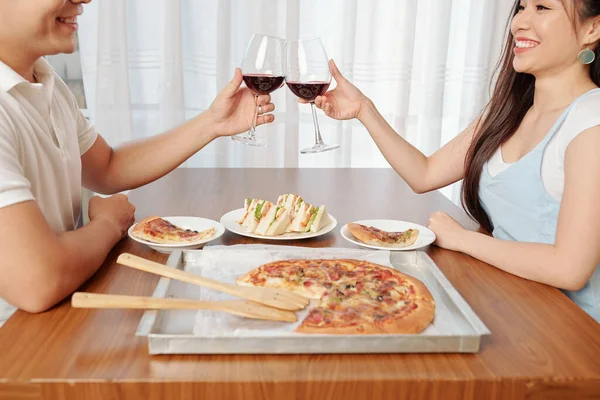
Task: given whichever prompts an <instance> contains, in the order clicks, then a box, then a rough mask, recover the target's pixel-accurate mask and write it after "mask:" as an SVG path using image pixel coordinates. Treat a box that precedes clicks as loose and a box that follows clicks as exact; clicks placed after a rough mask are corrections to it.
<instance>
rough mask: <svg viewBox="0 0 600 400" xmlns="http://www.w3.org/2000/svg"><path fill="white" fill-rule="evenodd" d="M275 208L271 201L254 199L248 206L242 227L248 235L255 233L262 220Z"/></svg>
mask: <svg viewBox="0 0 600 400" xmlns="http://www.w3.org/2000/svg"><path fill="white" fill-rule="evenodd" d="M273 206H275V205H274V204H273V203H271V202H270V201H265V200H258V199H254V200H252V202H251V203H250V205H249V206H248V211H247V212H246V217H245V218H244V221H243V222H242V227H243V228H244V230H245V231H246V232H248V233H252V232H254V230H255V229H256V227H257V226H258V223H259V222H260V220H261V219H262V218H263V217H264V216H265V215H266V214H267V213H268V212H269V210H270V209H271V207H273Z"/></svg>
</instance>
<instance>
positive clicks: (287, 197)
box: [277, 194, 303, 214]
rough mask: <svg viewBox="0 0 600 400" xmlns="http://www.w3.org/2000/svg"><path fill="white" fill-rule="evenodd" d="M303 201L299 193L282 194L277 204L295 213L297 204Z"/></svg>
mask: <svg viewBox="0 0 600 400" xmlns="http://www.w3.org/2000/svg"><path fill="white" fill-rule="evenodd" d="M302 201H303V200H302V197H300V196H298V195H297V194H282V195H281V196H279V198H278V199H277V205H278V206H279V207H283V208H285V209H286V210H289V211H290V213H292V214H293V213H294V210H295V209H296V206H297V205H298V204H299V203H302Z"/></svg>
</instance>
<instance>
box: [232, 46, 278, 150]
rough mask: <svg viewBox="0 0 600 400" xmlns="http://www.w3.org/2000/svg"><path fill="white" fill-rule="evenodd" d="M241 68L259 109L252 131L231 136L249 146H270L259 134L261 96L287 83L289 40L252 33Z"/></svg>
mask: <svg viewBox="0 0 600 400" xmlns="http://www.w3.org/2000/svg"><path fill="white" fill-rule="evenodd" d="M240 68H241V69H242V76H243V79H244V82H245V83H246V86H247V87H248V89H249V90H250V91H251V92H252V94H254V101H255V103H256V108H255V111H254V116H253V118H252V123H251V125H250V130H249V131H248V132H247V133H245V134H239V135H233V136H232V137H231V138H232V139H233V140H235V141H237V142H240V143H243V144H246V145H249V146H257V147H264V146H268V144H267V142H266V140H263V139H259V138H257V137H256V121H257V120H258V117H259V116H258V111H259V109H260V107H258V96H260V95H267V94H270V93H271V92H273V91H274V90H277V89H279V88H280V87H282V86H283V82H284V80H285V40H284V39H281V38H277V37H273V36H268V35H262V34H254V35H252V38H251V39H250V42H249V43H248V47H247V48H246V53H245V55H244V60H243V61H242V64H241V65H240Z"/></svg>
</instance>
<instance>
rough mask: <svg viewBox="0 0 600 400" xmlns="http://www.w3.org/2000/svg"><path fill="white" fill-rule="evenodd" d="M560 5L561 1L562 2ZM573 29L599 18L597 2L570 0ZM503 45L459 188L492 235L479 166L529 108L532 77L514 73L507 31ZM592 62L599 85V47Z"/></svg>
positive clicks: (466, 206)
mask: <svg viewBox="0 0 600 400" xmlns="http://www.w3.org/2000/svg"><path fill="white" fill-rule="evenodd" d="M520 3H521V2H520V1H519V0H517V1H516V2H515V5H514V6H513V10H512V13H511V18H510V20H509V25H510V21H512V18H514V16H515V15H516V14H517V13H518V11H519V6H520ZM563 3H564V0H563ZM573 4H574V6H575V7H574V8H573V9H574V10H576V11H577V14H578V18H577V17H575V16H574V15H573V22H574V26H576V25H577V20H579V21H585V20H587V19H588V18H591V17H594V16H597V15H600V0H573ZM507 30H508V37H507V39H506V43H505V44H504V49H503V56H502V58H501V59H500V62H499V63H498V64H497V65H496V68H495V71H494V75H495V74H496V73H498V71H499V73H498V78H497V80H496V84H495V87H494V90H493V94H492V97H491V99H490V101H489V103H488V104H487V106H486V107H485V109H484V110H483V112H482V114H481V115H482V116H481V119H480V120H479V122H478V123H477V124H476V126H475V131H476V132H477V133H476V135H475V137H474V138H473V141H472V143H471V146H470V148H469V151H468V152H467V157H466V159H465V178H464V181H463V187H462V196H461V202H462V205H463V207H464V209H465V210H466V211H467V213H468V214H469V215H470V216H471V218H473V219H474V220H476V221H477V222H479V224H480V225H481V227H482V228H484V229H485V230H487V231H488V232H492V230H493V226H492V223H491V221H490V219H489V217H488V215H487V214H486V212H485V210H484V209H483V207H482V205H481V202H480V200H479V180H480V178H481V172H482V170H483V166H484V164H485V163H486V161H488V160H489V159H490V158H491V157H492V155H493V154H494V152H496V150H498V148H499V147H500V146H501V145H502V144H503V143H504V142H506V141H507V140H508V139H509V138H510V137H511V136H512V135H513V134H514V133H515V131H516V130H517V128H518V127H519V125H520V124H521V121H522V120H523V118H524V117H525V114H526V113H527V111H528V110H529V109H530V108H531V106H532V105H533V94H534V90H535V78H534V77H533V75H530V74H525V73H519V72H516V71H515V70H514V68H513V66H512V63H513V58H514V54H513V51H512V47H513V44H514V38H513V35H512V32H511V31H510V29H507ZM594 52H595V54H596V59H595V61H594V62H593V63H592V64H591V65H590V77H591V78H592V80H593V81H594V83H595V84H596V85H598V86H600V46H596V48H595V49H594Z"/></svg>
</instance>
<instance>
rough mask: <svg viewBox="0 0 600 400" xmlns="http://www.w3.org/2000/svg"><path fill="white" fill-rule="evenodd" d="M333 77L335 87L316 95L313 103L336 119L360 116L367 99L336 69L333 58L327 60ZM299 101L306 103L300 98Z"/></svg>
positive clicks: (367, 101)
mask: <svg viewBox="0 0 600 400" xmlns="http://www.w3.org/2000/svg"><path fill="white" fill-rule="evenodd" d="M329 67H330V69H331V74H332V76H333V79H335V81H336V82H337V86H336V88H335V89H333V90H331V91H329V92H327V93H325V94H324V95H322V96H318V97H317V98H316V99H315V105H316V106H317V107H319V108H320V109H322V110H323V111H324V112H325V114H326V115H327V116H328V117H331V118H333V119H338V120H344V119H352V118H360V115H361V113H362V112H363V110H364V109H365V107H366V106H367V104H368V103H369V99H368V98H367V96H365V95H364V94H363V93H362V92H361V91H360V90H358V88H357V87H356V86H354V85H353V84H352V83H350V81H349V80H348V79H346V78H344V76H342V73H341V72H340V71H339V70H338V68H337V66H336V65H335V62H334V61H333V60H330V61H329ZM299 101H300V102H301V103H308V102H307V101H306V100H303V99H300V100H299Z"/></svg>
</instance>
